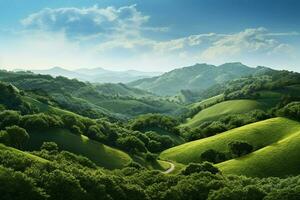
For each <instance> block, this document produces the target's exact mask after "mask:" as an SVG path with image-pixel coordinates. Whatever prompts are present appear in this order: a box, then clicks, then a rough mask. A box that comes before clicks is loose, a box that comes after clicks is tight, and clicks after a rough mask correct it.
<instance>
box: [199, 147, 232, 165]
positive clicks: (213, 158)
mask: <svg viewBox="0 0 300 200" xmlns="http://www.w3.org/2000/svg"><path fill="white" fill-rule="evenodd" d="M225 159H226V156H225V154H224V153H221V152H218V151H216V150H213V149H208V150H206V151H204V152H203V153H202V154H201V160H203V161H208V162H212V163H218V162H222V161H224V160H225Z"/></svg>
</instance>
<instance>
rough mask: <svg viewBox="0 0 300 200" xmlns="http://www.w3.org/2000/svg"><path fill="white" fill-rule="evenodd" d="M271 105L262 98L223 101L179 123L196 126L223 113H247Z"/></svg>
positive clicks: (219, 116)
mask: <svg viewBox="0 0 300 200" xmlns="http://www.w3.org/2000/svg"><path fill="white" fill-rule="evenodd" d="M272 106H274V105H273V104H268V103H265V102H264V99H258V100H249V99H243V100H230V101H224V102H221V103H218V104H216V105H213V106H211V107H208V108H206V109H204V110H202V111H200V112H199V113H198V114H196V115H195V116H194V117H192V118H191V119H188V120H187V122H186V123H184V124H181V125H180V126H181V127H190V128H196V127H197V126H199V125H201V123H203V122H206V121H214V120H218V119H219V118H221V117H222V116H225V115H229V114H241V113H247V112H250V111H252V110H255V109H262V110H266V109H268V108H270V107H272Z"/></svg>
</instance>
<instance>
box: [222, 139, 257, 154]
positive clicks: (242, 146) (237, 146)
mask: <svg viewBox="0 0 300 200" xmlns="http://www.w3.org/2000/svg"><path fill="white" fill-rule="evenodd" d="M228 146H229V150H230V152H231V153H232V155H234V156H237V157H241V156H243V155H246V154H249V153H251V152H252V151H253V146H252V145H251V144H248V143H247V142H243V141H232V142H231V143H229V144H228Z"/></svg>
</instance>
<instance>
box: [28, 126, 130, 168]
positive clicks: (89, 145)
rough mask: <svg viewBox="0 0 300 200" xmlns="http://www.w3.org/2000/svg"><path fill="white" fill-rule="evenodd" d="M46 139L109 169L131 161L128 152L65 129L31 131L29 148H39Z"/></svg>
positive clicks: (120, 166) (122, 165)
mask: <svg viewBox="0 0 300 200" xmlns="http://www.w3.org/2000/svg"><path fill="white" fill-rule="evenodd" d="M45 141H53V142H55V143H57V144H58V146H59V147H60V149H62V150H67V151H70V152H72V153H75V154H79V155H83V156H86V157H87V158H89V159H90V160H92V161H93V162H95V163H96V164H97V165H99V166H102V167H105V168H108V169H115V168H122V167H124V166H126V165H127V164H128V163H129V162H131V158H130V156H129V155H128V154H126V153H124V152H122V151H120V150H117V149H114V148H111V147H109V146H106V145H104V144H101V143H99V142H97V141H93V140H90V139H88V138H87V137H85V136H77V135H74V134H72V133H70V132H69V131H68V130H65V129H52V130H48V131H43V132H31V133H30V140H29V143H28V146H27V149H28V150H37V149H39V148H40V146H41V145H42V143H43V142H45Z"/></svg>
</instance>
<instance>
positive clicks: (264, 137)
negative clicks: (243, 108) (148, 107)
mask: <svg viewBox="0 0 300 200" xmlns="http://www.w3.org/2000/svg"><path fill="white" fill-rule="evenodd" d="M299 131H300V123H299V122H296V121H293V120H289V119H286V118H272V119H269V120H265V121H261V122H257V123H253V124H249V125H246V126H243V127H240V128H236V129H233V130H230V131H227V132H224V133H221V134H218V135H215V136H212V137H208V138H205V139H200V140H196V141H192V142H188V143H185V144H183V145H179V146H176V147H173V148H171V149H168V150H166V151H163V152H162V153H161V154H160V157H161V158H162V159H166V160H174V161H176V162H179V163H183V164H188V163H191V162H201V157H200V156H201V154H202V153H203V152H204V151H206V150H208V149H214V150H217V151H220V152H227V151H228V144H229V143H230V142H232V141H236V140H239V141H246V142H248V143H249V144H251V145H253V147H254V149H255V150H259V149H262V148H264V147H267V146H269V145H273V144H275V143H277V142H279V141H280V140H283V139H285V138H288V137H289V136H291V135H293V134H295V133H296V132H299ZM274 162H275V160H274Z"/></svg>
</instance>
